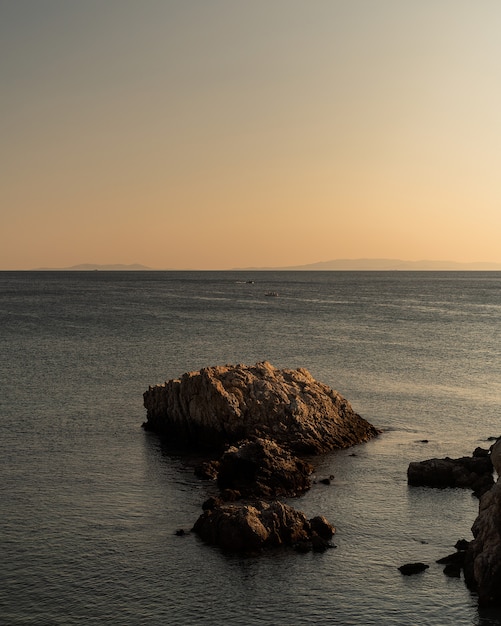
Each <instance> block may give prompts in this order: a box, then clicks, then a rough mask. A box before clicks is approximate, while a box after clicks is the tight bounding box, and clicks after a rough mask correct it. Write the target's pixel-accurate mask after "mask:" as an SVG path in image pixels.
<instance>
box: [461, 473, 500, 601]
mask: <svg viewBox="0 0 501 626" xmlns="http://www.w3.org/2000/svg"><path fill="white" fill-rule="evenodd" d="M472 532H473V537H474V539H473V541H471V542H470V544H469V546H468V549H467V551H466V560H465V565H464V574H465V582H466V584H467V585H468V587H469V588H470V589H472V590H474V591H476V592H477V594H478V601H479V604H480V605H483V606H489V605H497V606H499V605H501V482H499V481H498V482H497V483H496V484H495V485H494V487H492V489H490V490H489V491H487V492H486V493H484V495H483V496H482V497H481V498H480V502H479V512H478V517H477V518H476V520H475V522H474V524H473V527H472Z"/></svg>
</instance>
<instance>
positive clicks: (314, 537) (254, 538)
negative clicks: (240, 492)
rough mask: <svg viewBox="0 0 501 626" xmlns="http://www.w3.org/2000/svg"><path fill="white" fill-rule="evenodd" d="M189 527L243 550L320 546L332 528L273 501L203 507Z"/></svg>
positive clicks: (225, 546)
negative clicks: (192, 525)
mask: <svg viewBox="0 0 501 626" xmlns="http://www.w3.org/2000/svg"><path fill="white" fill-rule="evenodd" d="M193 530H194V532H196V533H197V534H198V535H199V536H200V538H201V539H203V540H204V541H205V542H207V543H209V544H214V545H218V546H220V547H221V548H223V549H226V550H231V551H244V552H249V551H250V552H253V551H256V550H261V549H263V548H275V547H279V546H297V547H298V548H299V547H300V548H301V549H304V548H306V549H307V548H310V549H314V550H315V549H316V550H323V549H325V548H327V547H328V545H329V543H328V542H329V539H330V538H331V537H332V536H333V535H334V532H335V528H334V527H333V526H331V524H330V523H329V522H328V521H327V520H326V519H325V518H324V517H321V516H318V517H315V518H313V519H311V520H308V519H307V518H306V516H305V515H304V513H302V512H301V511H297V510H296V509H293V508H292V507H290V506H288V505H286V504H282V503H281V502H277V501H274V502H271V503H268V502H263V501H258V502H255V503H253V504H227V505H222V506H216V507H215V508H213V509H207V510H205V511H204V513H203V514H202V515H201V516H200V517H199V518H198V520H197V521H196V522H195V525H194V527H193Z"/></svg>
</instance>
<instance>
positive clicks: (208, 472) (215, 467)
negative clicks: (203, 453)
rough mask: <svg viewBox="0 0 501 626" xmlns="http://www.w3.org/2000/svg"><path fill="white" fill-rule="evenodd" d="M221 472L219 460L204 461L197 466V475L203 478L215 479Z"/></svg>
mask: <svg viewBox="0 0 501 626" xmlns="http://www.w3.org/2000/svg"><path fill="white" fill-rule="evenodd" d="M218 473H219V461H202V462H201V463H199V464H198V465H197V466H196V467H195V476H198V478H201V479H202V480H215V479H216V478H217V475H218Z"/></svg>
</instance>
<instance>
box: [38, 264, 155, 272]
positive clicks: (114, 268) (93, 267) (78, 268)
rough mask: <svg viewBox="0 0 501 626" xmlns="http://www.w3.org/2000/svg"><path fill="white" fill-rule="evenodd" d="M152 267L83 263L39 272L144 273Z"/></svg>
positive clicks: (41, 269) (42, 269) (42, 268)
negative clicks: (100, 271) (143, 271)
mask: <svg viewBox="0 0 501 626" xmlns="http://www.w3.org/2000/svg"><path fill="white" fill-rule="evenodd" d="M152 269H153V268H151V267H146V265H140V264H139V263H133V264H132V265H123V264H121V263H115V264H112V265H97V264H95V263H81V264H80V265H72V266H71V267H57V268H55V267H39V268H38V270H39V271H75V272H92V271H97V270H102V271H104V272H119V271H128V272H131V271H142V270H152Z"/></svg>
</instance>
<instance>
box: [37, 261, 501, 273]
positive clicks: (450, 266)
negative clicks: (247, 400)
mask: <svg viewBox="0 0 501 626" xmlns="http://www.w3.org/2000/svg"><path fill="white" fill-rule="evenodd" d="M38 270H40V271H56V270H57V271H77V272H91V271H97V270H101V271H104V272H117V271H128V272H131V271H145V270H146V271H154V270H155V268H153V267H147V266H146V265H141V264H140V263H133V264H131V265H124V264H120V263H116V264H112V265H97V264H94V263H82V264H80V265H72V266H71V267H60V268H50V267H40V268H38ZM232 270H233V271H246V272H249V271H271V270H273V271H295V272H300V271H336V270H337V271H361V272H367V271H379V272H389V271H443V272H468V271H501V263H457V262H456V261H426V260H423V261H402V260H400V259H334V260H332V261H320V262H318V263H309V264H307V265H289V266H284V267H234V268H232ZM163 271H175V270H173V269H169V270H167V269H165V270H163ZM183 271H189V270H183ZM194 271H196V270H194Z"/></svg>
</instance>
